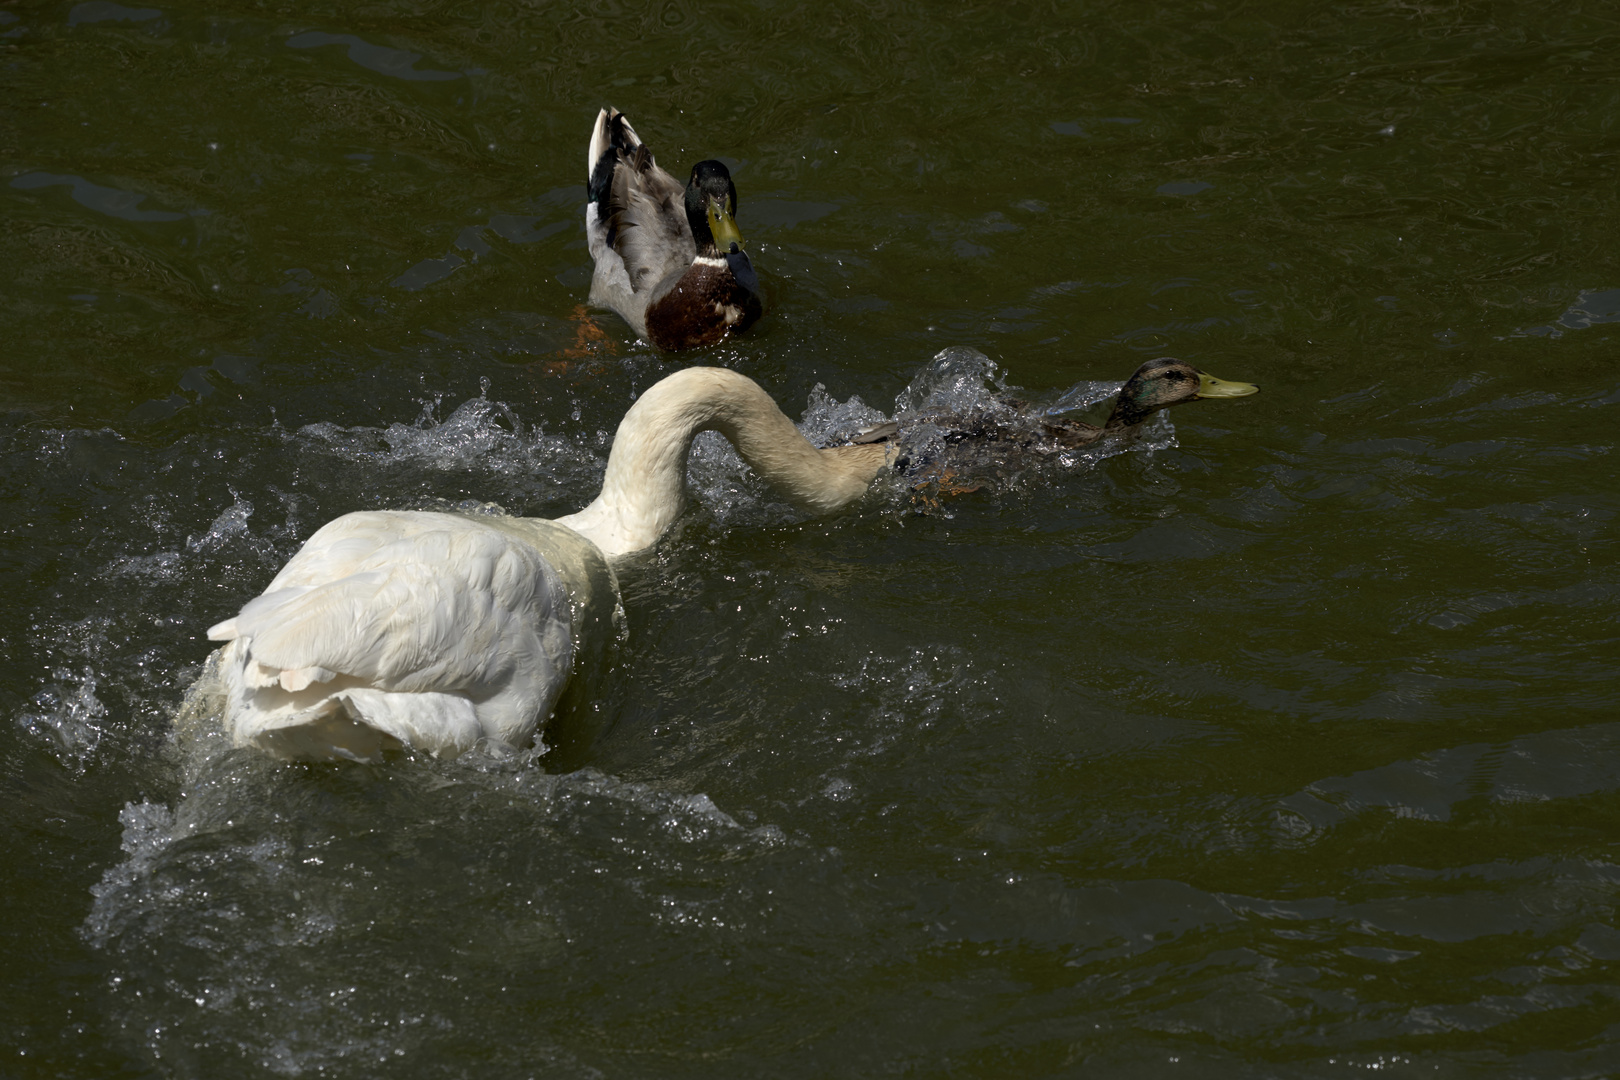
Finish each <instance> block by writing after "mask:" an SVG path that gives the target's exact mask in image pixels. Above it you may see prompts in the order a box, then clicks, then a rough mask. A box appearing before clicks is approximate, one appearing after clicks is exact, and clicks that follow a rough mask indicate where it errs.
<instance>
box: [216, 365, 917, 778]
mask: <svg viewBox="0 0 1620 1080" xmlns="http://www.w3.org/2000/svg"><path fill="white" fill-rule="evenodd" d="M705 430H718V431H720V432H721V433H722V434H724V435H725V437H726V438H728V439H730V440H731V442H732V443H733V444H735V445H736V447H737V450H738V451H739V453H740V454H741V455H742V457H743V459H744V460H745V461H747V462H748V464H749V465H751V466H752V467H753V469H754V471H755V472H756V473H758V474H759V475H760V476H761V477H763V478H764V479H765V480H766V481H767V482H769V483H770V484H771V485H772V486H773V487H775V488H776V490H777V491H778V492H780V493H781V494H783V495H784V496H786V497H787V498H788V499H789V500H790V501H792V502H794V503H796V504H798V505H799V506H801V507H804V508H805V509H807V510H810V511H812V512H817V513H825V512H829V511H832V510H836V509H837V508H839V507H841V506H844V505H846V504H848V503H850V502H852V501H854V500H855V499H857V498H859V497H860V496H861V494H862V493H863V492H865V491H866V489H867V487H868V485H869V484H870V483H871V481H872V479H873V478H874V477H875V476H876V475H877V474H878V473H879V472H880V471H881V470H882V469H883V468H884V467H885V465H886V463H887V462H888V460H889V458H890V457H891V456H892V454H893V451H892V449H890V448H888V447H885V446H881V445H876V444H865V445H858V446H854V445H851V446H840V447H834V448H831V449H825V450H818V449H817V448H815V447H814V446H812V445H810V443H809V442H808V441H806V439H805V438H804V436H802V435H800V434H799V431H798V429H797V428H795V427H794V426H793V422H792V421H791V420H789V419H788V418H787V417H786V416H784V415H782V412H781V410H779V409H778V408H777V407H776V404H775V402H773V401H772V400H771V398H770V396H769V395H768V394H766V393H765V391H764V390H762V389H760V387H759V386H758V385H757V384H756V383H754V382H753V380H751V379H749V378H748V377H747V376H744V375H739V374H738V373H736V372H734V371H730V370H727V369H724V368H687V369H685V370H683V371H678V372H676V373H675V374H673V375H670V376H669V377H667V378H665V379H664V380H662V381H661V382H658V383H656V384H654V385H653V386H652V387H651V388H650V389H649V390H647V391H646V393H644V394H643V395H642V396H641V397H640V399H639V400H637V401H636V403H635V404H634V405H632V406H631V407H630V410H629V411H628V412H627V413H626V414H625V417H624V420H623V421H622V422H621V423H620V424H619V429H618V434H617V435H616V436H615V438H614V441H613V449H612V451H611V453H610V454H609V455H608V464H607V473H606V475H605V476H604V478H603V481H602V490H601V493H600V494H598V495H597V496H596V498H595V499H594V500H593V501H592V502H591V503H590V504H589V505H588V506H586V507H585V509H583V510H581V511H580V512H579V513H577V514H570V515H568V516H567V517H563V518H558V519H556V520H554V521H548V520H544V519H541V518H523V517H506V516H501V515H488V514H476V515H461V514H451V513H433V512H423V511H386V510H385V511H368V512H362V513H354V514H345V515H344V516H342V517H340V518H337V519H335V520H334V521H331V522H329V523H327V524H326V525H324V526H323V527H321V528H320V529H319V530H317V531H316V532H315V534H314V535H313V536H311V537H310V538H309V540H308V541H306V542H305V543H304V546H303V547H302V548H300V549H299V550H298V552H297V553H296V554H294V555H293V557H292V559H291V560H290V561H289V562H288V563H287V565H286V566H285V567H283V568H282V570H281V572H280V573H279V574H277V575H276V577H275V579H274V580H273V581H271V582H270V584H269V586H268V587H267V588H266V589H265V591H264V593H263V594H262V595H260V596H258V597H257V598H255V599H253V600H250V601H248V603H247V604H245V605H244V606H243V607H242V609H241V611H240V612H238V613H237V614H236V616H234V617H233V618H229V619H226V620H225V621H223V622H221V623H219V624H218V625H216V626H213V627H211V628H210V629H209V630H208V637H209V638H210V639H211V640H214V641H223V642H226V645H225V647H224V648H223V649H222V650H221V652H220V655H219V658H218V671H219V673H220V677H221V679H222V681H223V683H224V690H225V696H226V706H225V720H224V726H225V729H226V730H227V732H228V733H229V734H230V736H231V738H232V739H233V741H234V742H235V743H236V744H237V745H239V746H253V747H257V748H259V749H260V750H263V751H266V752H268V753H270V754H272V755H274V756H277V757H282V758H289V759H303V760H333V759H350V760H358V761H372V760H376V759H378V758H380V757H381V756H382V755H383V753H384V752H385V751H387V750H389V749H391V748H396V747H399V746H401V745H406V746H411V747H415V748H417V749H419V750H425V751H428V752H429V753H432V754H436V755H444V756H454V755H456V754H460V753H462V752H464V751H466V750H468V749H470V748H472V747H473V746H475V745H477V744H478V743H479V742H481V741H484V742H487V743H489V744H494V745H501V746H511V747H521V746H523V745H525V744H526V743H528V742H529V741H530V739H532V738H533V737H534V735H535V731H536V728H537V727H538V725H539V723H540V722H541V721H542V720H543V719H544V718H545V717H546V716H548V715H549V714H550V713H551V711H552V708H553V707H554V706H555V704H556V702H557V699H558V696H559V695H560V694H561V693H562V691H563V689H564V687H565V686H566V685H567V683H568V680H569V677H570V674H571V672H572V670H573V666H574V662H575V657H576V655H579V654H580V650H582V649H586V648H590V649H594V648H595V647H596V646H597V644H598V643H599V642H600V641H602V640H604V639H605V637H606V636H607V634H608V632H609V629H610V627H611V626H612V623H613V613H614V611H615V610H616V607H617V604H618V584H617V581H616V579H615V578H614V574H613V562H614V560H616V559H618V558H620V557H622V556H625V555H627V554H629V553H631V552H635V551H640V550H642V549H643V548H646V547H649V546H651V545H652V544H653V543H654V542H656V541H657V539H658V538H659V536H661V535H662V534H663V533H664V530H666V529H667V528H669V526H670V524H671V523H672V522H673V521H674V520H675V517H676V515H677V514H679V513H680V510H681V505H682V502H683V498H684V488H685V480H686V456H687V451H688V449H689V448H690V447H691V444H692V437H693V436H694V435H696V434H697V433H698V432H699V431H705Z"/></svg>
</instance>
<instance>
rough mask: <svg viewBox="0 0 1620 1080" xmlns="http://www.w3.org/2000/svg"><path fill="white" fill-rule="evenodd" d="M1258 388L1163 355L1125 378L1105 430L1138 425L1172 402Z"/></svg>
mask: <svg viewBox="0 0 1620 1080" xmlns="http://www.w3.org/2000/svg"><path fill="white" fill-rule="evenodd" d="M1259 390H1260V388H1259V387H1258V386H1255V385H1254V384H1253V383H1246V382H1227V381H1226V380H1225V379H1217V378H1216V377H1215V376H1213V375H1211V374H1209V373H1208V372H1207V371H1199V370H1198V369H1197V368H1195V367H1193V366H1192V365H1191V364H1188V363H1184V362H1182V361H1180V360H1177V359H1175V358H1174V357H1170V356H1161V357H1159V358H1158V359H1157V360H1149V361H1148V362H1147V363H1145V364H1143V365H1142V366H1141V367H1139V368H1137V369H1136V371H1135V372H1133V373H1132V375H1131V377H1130V378H1129V379H1127V380H1125V385H1124V386H1122V387H1120V391H1119V398H1118V400H1117V401H1116V402H1115V403H1114V411H1113V413H1112V414H1111V415H1110V416H1109V417H1108V422H1107V423H1106V424H1104V425H1103V431H1114V430H1118V429H1120V428H1129V427H1135V426H1136V425H1138V424H1140V423H1142V422H1143V421H1144V420H1146V419H1147V418H1148V417H1150V416H1152V415H1153V414H1154V413H1156V412H1158V411H1159V410H1160V409H1164V408H1168V407H1169V406H1171V405H1180V404H1182V403H1183V402H1188V401H1196V400H1198V399H1200V398H1236V397H1248V396H1249V395H1250V394H1254V393H1258V392H1259Z"/></svg>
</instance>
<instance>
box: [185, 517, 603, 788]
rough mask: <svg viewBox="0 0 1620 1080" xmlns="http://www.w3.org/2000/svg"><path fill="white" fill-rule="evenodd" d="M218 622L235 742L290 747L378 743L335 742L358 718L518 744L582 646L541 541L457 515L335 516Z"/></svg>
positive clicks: (337, 748)
mask: <svg viewBox="0 0 1620 1080" xmlns="http://www.w3.org/2000/svg"><path fill="white" fill-rule="evenodd" d="M209 636H210V637H215V638H216V639H218V638H230V639H234V641H233V644H232V647H231V652H230V653H229V654H228V655H227V661H228V663H227V664H226V670H227V683H228V685H229V686H230V689H231V695H230V696H231V708H232V713H233V720H234V728H235V734H236V739H237V742H239V743H243V742H253V743H256V744H260V745H264V746H265V748H266V749H271V750H273V751H274V752H278V753H283V754H287V753H288V751H289V748H290V747H291V746H292V745H293V744H298V745H300V746H301V745H302V744H303V743H305V742H313V743H317V744H318V743H320V742H321V741H322V739H326V741H329V742H332V743H333V749H332V753H333V754H336V755H337V756H375V750H373V751H371V752H369V753H361V752H346V751H345V750H344V749H343V748H342V746H341V745H339V744H340V743H343V740H344V739H347V740H349V742H353V741H354V740H353V737H352V736H353V733H349V734H346V735H345V734H343V732H342V731H339V730H337V729H338V728H342V727H343V725H344V724H350V723H360V724H363V725H366V726H369V727H371V728H374V729H376V730H377V731H380V732H382V733H385V734H387V735H389V736H391V737H393V738H395V739H398V740H400V741H401V742H408V743H410V744H412V745H416V746H420V747H423V748H424V749H429V750H432V751H434V752H436V753H445V752H450V753H455V752H460V751H461V750H465V749H467V748H468V746H470V745H471V744H472V743H473V742H476V741H477V738H478V737H480V736H482V737H485V738H491V739H498V740H500V741H503V742H508V743H521V742H524V741H526V740H527V739H528V737H529V736H530V735H531V734H532V733H533V731H534V727H535V725H536V724H537V723H538V722H539V720H540V719H542V718H543V716H544V714H545V713H546V712H549V711H550V709H551V707H552V705H553V704H555V702H556V698H557V695H558V694H559V693H560V692H561V690H562V687H563V685H564V683H566V681H567V678H568V673H569V669H570V666H571V664H572V660H573V634H572V627H571V624H570V617H569V610H568V602H567V592H566V590H565V588H564V585H563V582H562V581H561V580H560V578H559V577H558V575H557V573H556V571H555V570H554V569H553V568H552V567H551V566H550V565H549V564H548V563H547V562H546V560H545V558H544V557H543V556H542V554H541V553H540V551H539V550H537V549H536V548H535V547H534V546H533V545H531V544H528V543H524V542H523V541H522V540H521V539H518V538H517V537H515V536H513V535H511V534H510V533H509V532H508V531H506V530H502V529H499V528H495V527H491V526H490V525H487V524H484V523H482V522H480V521H479V520H478V519H476V518H464V517H459V516H457V515H453V514H428V513H399V512H386V511H385V512H377V513H363V514H349V515H347V516H345V517H341V518H338V519H337V520H336V521H333V522H331V523H329V524H328V525H326V526H325V527H323V528H322V529H321V530H320V531H319V532H317V533H316V534H315V535H314V536H312V537H311V538H310V540H309V542H308V543H306V544H305V546H304V547H303V548H302V549H301V550H300V551H299V552H298V554H296V555H295V556H293V558H292V560H291V561H290V562H289V563H288V564H287V566H286V567H285V568H283V570H282V572H281V573H280V574H278V575H277V576H276V579H275V580H274V581H273V582H272V583H271V585H270V587H269V588H268V589H267V590H266V591H265V593H264V594H263V595H261V596H259V597H257V598H255V599H254V600H251V601H249V602H248V603H247V604H246V605H245V606H244V607H243V608H242V611H241V612H240V613H239V614H238V615H237V616H236V617H235V618H234V619H230V620H227V621H226V622H224V623H221V624H220V625H219V626H216V627H214V628H213V629H212V630H211V631H210V634H209ZM334 725H336V728H334V731H333V732H330V733H328V734H327V735H322V734H321V733H320V732H319V731H317V730H315V729H317V728H322V727H323V726H324V727H328V728H331V727H333V726H334ZM289 728H302V729H306V730H304V731H303V732H302V733H301V734H298V735H297V736H296V737H295V735H294V733H293V732H291V731H289V730H285V729H289ZM345 730H346V729H345ZM269 732H279V734H277V735H275V736H274V738H271V737H270V736H269V735H268V734H266V733H269ZM261 736H262V737H261ZM328 736H330V737H328ZM340 736H341V737H340ZM266 739H269V740H270V741H269V742H266ZM345 745H346V744H345ZM351 749H352V748H351ZM289 756H300V757H306V756H321V755H319V754H314V753H311V752H309V751H308V750H300V751H298V752H296V753H291V754H289ZM328 756H330V755H328Z"/></svg>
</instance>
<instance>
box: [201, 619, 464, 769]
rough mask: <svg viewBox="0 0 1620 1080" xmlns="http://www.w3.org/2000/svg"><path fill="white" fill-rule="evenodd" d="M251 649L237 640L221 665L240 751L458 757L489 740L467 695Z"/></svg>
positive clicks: (317, 757) (319, 756)
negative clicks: (290, 663) (397, 686)
mask: <svg viewBox="0 0 1620 1080" xmlns="http://www.w3.org/2000/svg"><path fill="white" fill-rule="evenodd" d="M249 645H250V640H249V639H246V638H238V639H236V640H235V641H233V642H232V643H231V644H230V645H228V646H226V648H225V652H224V654H223V656H222V657H221V664H220V667H221V671H222V674H223V676H224V679H225V685H226V691H227V702H226V720H225V723H226V730H227V731H228V732H229V733H230V736H231V740H232V741H233V742H234V743H235V744H236V745H237V746H252V747H256V748H257V749H259V750H262V751H264V752H265V753H267V754H270V755H271V756H272V757H278V758H283V759H286V760H290V761H340V760H343V761H381V760H382V758H383V756H384V755H385V754H386V753H388V752H390V751H394V750H398V749H400V748H401V746H412V747H415V748H416V749H419V750H426V751H428V752H429V753H431V754H433V755H434V756H435V757H455V756H457V755H459V754H462V753H465V752H466V751H468V750H471V749H472V748H473V747H474V746H476V745H477V744H478V742H479V740H480V739H483V738H485V731H484V726H483V724H481V723H480V722H479V719H478V712H477V708H476V706H474V704H473V702H472V700H471V699H469V698H468V697H467V696H466V695H464V694H457V693H438V692H422V693H408V692H404V691H390V690H379V689H377V688H375V687H371V686H363V685H358V684H357V681H356V680H354V679H352V678H348V677H346V676H341V675H338V674H337V673H335V672H331V671H327V670H325V669H324V668H304V669H299V670H297V671H282V670H277V669H274V668H271V667H268V666H266V665H264V664H260V663H258V662H256V661H255V660H254V659H253V657H252V656H251V655H250V654H249V649H248V646H249ZM317 676H325V677H324V678H320V677H317Z"/></svg>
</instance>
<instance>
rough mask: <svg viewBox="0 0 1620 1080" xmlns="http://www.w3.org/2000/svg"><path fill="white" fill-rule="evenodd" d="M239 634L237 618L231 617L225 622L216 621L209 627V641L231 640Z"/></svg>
mask: <svg viewBox="0 0 1620 1080" xmlns="http://www.w3.org/2000/svg"><path fill="white" fill-rule="evenodd" d="M236 636H237V632H236V619H235V618H234V617H233V618H229V619H226V620H225V621H224V622H218V623H215V624H214V625H213V626H210V627H209V628H208V640H209V641H230V640H231V639H232V638H234V637H236Z"/></svg>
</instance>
